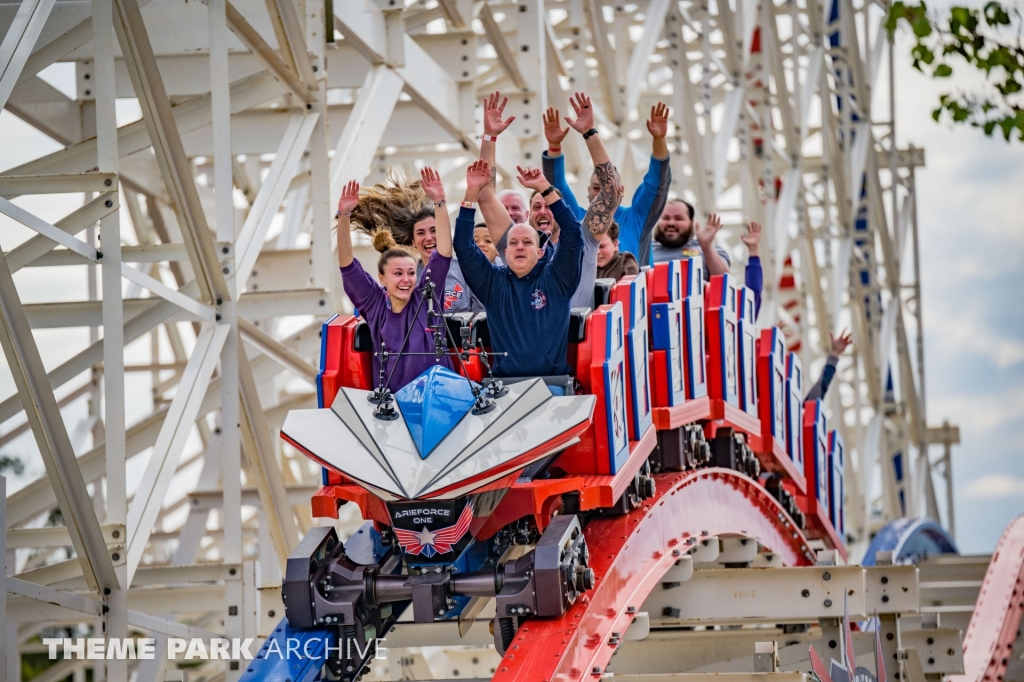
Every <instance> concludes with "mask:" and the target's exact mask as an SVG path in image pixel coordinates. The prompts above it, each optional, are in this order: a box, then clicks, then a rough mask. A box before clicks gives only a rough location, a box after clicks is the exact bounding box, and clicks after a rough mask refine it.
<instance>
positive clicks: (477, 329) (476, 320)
mask: <svg viewBox="0 0 1024 682" xmlns="http://www.w3.org/2000/svg"><path fill="white" fill-rule="evenodd" d="M471 326H472V328H473V333H472V335H471V336H470V337H469V339H470V342H471V343H472V344H473V348H479V347H480V345H481V344H482V345H483V346H484V347H485V348H490V347H491V332H490V330H489V329H488V328H487V313H477V314H476V316H475V317H473V321H472V324H471Z"/></svg>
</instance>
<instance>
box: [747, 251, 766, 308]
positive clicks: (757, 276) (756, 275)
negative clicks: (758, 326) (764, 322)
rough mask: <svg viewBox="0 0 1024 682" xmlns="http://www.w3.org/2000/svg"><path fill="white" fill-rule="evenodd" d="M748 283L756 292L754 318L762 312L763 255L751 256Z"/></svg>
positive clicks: (748, 264) (749, 287)
mask: <svg viewBox="0 0 1024 682" xmlns="http://www.w3.org/2000/svg"><path fill="white" fill-rule="evenodd" d="M746 285H747V288H748V289H751V290H752V291H753V292H754V319H755V320H756V319H757V316H758V315H759V314H760V313H761V290H762V289H763V288H764V273H763V272H762V271H761V257H760V256H751V257H750V259H749V260H748V261H747V272H746Z"/></svg>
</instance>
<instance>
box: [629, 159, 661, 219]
mask: <svg viewBox="0 0 1024 682" xmlns="http://www.w3.org/2000/svg"><path fill="white" fill-rule="evenodd" d="M665 165H668V159H656V158H654V157H653V156H652V157H651V165H650V166H648V167H647V173H646V174H645V175H644V181H643V182H641V183H640V186H639V187H637V188H636V192H634V193H633V200H632V201H631V202H630V204H629V212H630V213H635V214H636V217H637V218H639V221H638V225H643V223H644V221H645V219H646V218H647V215H648V214H649V213H650V212H651V207H652V206H653V205H654V199H655V197H656V196H657V195H658V189H659V187H660V185H661V167H662V166H665ZM665 190H666V191H667V190H668V186H667V185H666V187H665Z"/></svg>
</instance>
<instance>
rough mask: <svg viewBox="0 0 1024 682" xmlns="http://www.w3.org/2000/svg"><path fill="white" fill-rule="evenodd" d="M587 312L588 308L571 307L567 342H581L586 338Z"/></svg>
mask: <svg viewBox="0 0 1024 682" xmlns="http://www.w3.org/2000/svg"><path fill="white" fill-rule="evenodd" d="M598 281H599V282H600V281H601V280H598ZM589 314H590V308H573V309H572V311H570V312H569V343H582V342H584V341H586V340H587V315H589Z"/></svg>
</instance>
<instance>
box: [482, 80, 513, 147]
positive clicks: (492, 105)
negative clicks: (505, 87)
mask: <svg viewBox="0 0 1024 682" xmlns="http://www.w3.org/2000/svg"><path fill="white" fill-rule="evenodd" d="M506 104H508V97H502V96H501V93H500V92H497V91H495V92H492V93H491V94H489V95H487V97H485V98H484V135H494V136H498V135H501V134H502V133H503V132H505V129H506V128H508V127H509V126H510V125H511V124H512V121H514V120H516V117H515V116H509V117H508V118H506V119H505V120H502V118H501V116H502V114H503V113H504V112H505V105H506Z"/></svg>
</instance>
